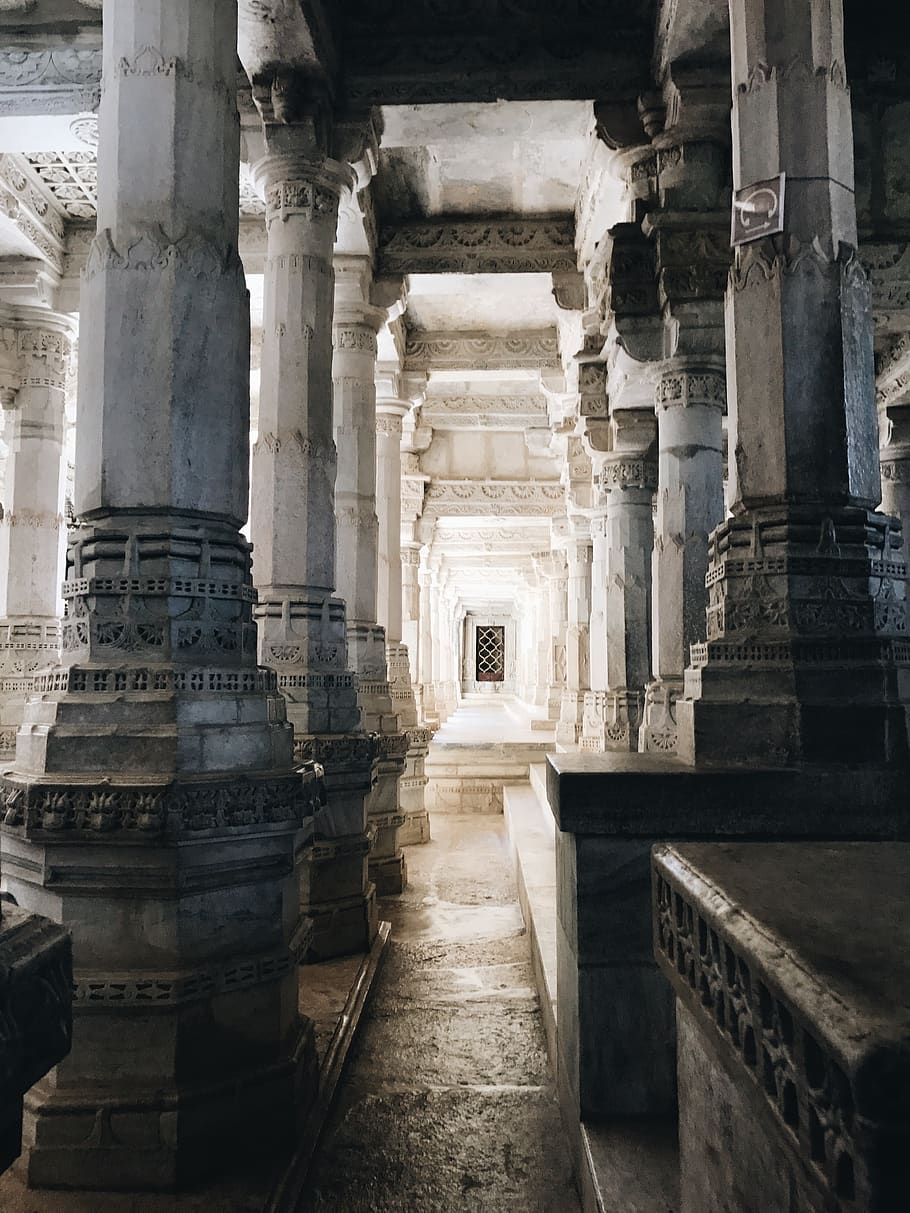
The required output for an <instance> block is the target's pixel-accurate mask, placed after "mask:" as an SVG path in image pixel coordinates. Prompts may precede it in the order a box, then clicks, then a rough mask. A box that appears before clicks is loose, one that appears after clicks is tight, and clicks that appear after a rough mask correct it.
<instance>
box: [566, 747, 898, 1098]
mask: <svg viewBox="0 0 910 1213" xmlns="http://www.w3.org/2000/svg"><path fill="white" fill-rule="evenodd" d="M548 764H549V770H548V773H547V781H548V782H547V788H548V798H549V802H550V805H551V807H552V809H553V814H554V817H555V819H556V824H557V827H558V832H557V835H556V854H557V874H558V877H557V879H558V898H557V904H558V919H559V921H558V926H557V955H558V975H559V984H558V990H557V1001H558V1005H559V1014H560V1017H561V1018H564V1019H565V1020H566V1022H569V1021H571V1022H572V1023H575V1024H577V1025H578V1026H577V1031H573V1032H571V1033H567V1034H566V1035H565V1037H562V1036H560V1040H559V1047H560V1059H559V1064H560V1092H561V1095H562V1096H563V1097H564V1098H568V1099H571V1101H572V1102H573V1104H574V1107H575V1110H576V1111H575V1114H576V1115H577V1116H578V1117H579V1118H580V1119H581V1120H584V1121H588V1120H591V1119H594V1120H603V1119H607V1118H612V1117H617V1116H618V1117H625V1116H639V1117H653V1118H655V1119H657V1120H663V1119H666V1118H667V1117H669V1116H673V1115H675V1111H676V1016H675V1010H674V1005H673V1000H672V997H670V991H669V990H668V989H667V986H666V983H665V982H664V981H663V980H662V978H661V975H660V973H659V972H658V970H657V967H656V964H655V961H654V957H653V941H652V932H651V888H650V851H651V847H652V846H653V845H654V844H655V843H665V842H673V841H695V840H698V839H712V840H727V841H743V842H746V841H749V842H762V841H771V840H775V839H777V840H786V839H792V840H794V841H799V840H809V839H820V838H825V839H828V840H829V841H837V840H843V841H848V840H849V841H861V840H867V841H871V840H874V839H881V840H889V839H898V838H904V839H910V806H908V802H907V798H906V792H905V776H903V775H902V774H901V773H900V772H899V771H897V770H894V771H881V770H880V771H877V772H870V771H861V770H856V769H853V768H849V767H843V768H839V769H826V770H814V771H809V770H799V769H795V768H789V769H778V770H771V769H759V770H755V769H752V770H743V769H724V768H720V767H705V768H692V767H687V766H684V765H683V764H682V763H681V762H679V761H678V760H675V759H673V758H661V757H658V756H655V755H641V754H637V755H625V754H602V755H589V754H551V755H549V757H548Z"/></svg>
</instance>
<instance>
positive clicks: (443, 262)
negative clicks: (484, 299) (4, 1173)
mask: <svg viewBox="0 0 910 1213" xmlns="http://www.w3.org/2000/svg"><path fill="white" fill-rule="evenodd" d="M575 268H576V254H575V225H574V222H573V221H572V219H570V218H567V219H559V220H553V219H527V218H523V217H521V218H518V217H516V218H514V219H509V220H500V221H494V220H491V221H483V222H473V221H468V220H461V221H455V220H428V221H424V222H419V223H400V224H395V225H388V226H386V227H383V228H382V230H381V231H380V235H379V270H380V273H383V274H396V273H402V274H406V273H423V274H445V273H476V274H489V273H551V272H553V271H559V270H574V269H575Z"/></svg>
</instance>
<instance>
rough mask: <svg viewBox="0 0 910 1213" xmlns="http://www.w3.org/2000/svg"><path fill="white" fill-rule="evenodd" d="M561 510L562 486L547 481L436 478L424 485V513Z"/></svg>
mask: <svg viewBox="0 0 910 1213" xmlns="http://www.w3.org/2000/svg"><path fill="white" fill-rule="evenodd" d="M564 510H565V490H564V489H563V487H562V485H561V484H556V483H550V482H547V481H536V482H535V481H528V480H521V481H510V480H487V481H466V480H436V481H432V482H431V483H430V485H429V486H428V488H427V492H426V498H425V502H424V513H425V514H426V515H439V514H450V515H462V516H464V515H475V514H479V515H485V514H491V515H499V516H515V515H520V514H529V515H534V516H547V517H556V516H557V515H559V514H560V513H562V512H563V511H564Z"/></svg>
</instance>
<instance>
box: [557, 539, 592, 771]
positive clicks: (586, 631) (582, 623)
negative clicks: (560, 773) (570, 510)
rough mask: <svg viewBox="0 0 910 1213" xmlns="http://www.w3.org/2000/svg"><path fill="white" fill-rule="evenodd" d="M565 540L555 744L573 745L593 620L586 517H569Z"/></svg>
mask: <svg viewBox="0 0 910 1213" xmlns="http://www.w3.org/2000/svg"><path fill="white" fill-rule="evenodd" d="M569 526H570V533H569V538H568V540H567V543H566V563H567V566H568V582H567V587H566V603H567V624H566V685H565V690H564V691H563V695H562V706H561V710H560V715H559V724H558V725H557V726H556V745H557V749H560V750H571V749H574V748H575V747H576V746H577V745H578V742H579V741H580V739H581V734H582V726H583V722H584V706H585V692H586V691H587V690H588V689H589V683H588V679H589V666H590V647H589V645H590V622H591V557H592V547H591V529H590V522H589V520H588V519H587V518H584V517H580V518H572V519H570V520H569Z"/></svg>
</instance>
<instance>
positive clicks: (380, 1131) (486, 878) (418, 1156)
mask: <svg viewBox="0 0 910 1213" xmlns="http://www.w3.org/2000/svg"><path fill="white" fill-rule="evenodd" d="M433 835H434V837H433V841H432V842H431V843H430V844H429V845H428V846H425V847H414V848H411V849H410V850H409V852H408V874H409V883H408V889H407V891H406V893H404V894H403V895H402V896H400V897H396V898H390V899H388V900H386V901H385V902H384V903H383V904H382V906H381V910H380V913H381V917H383V918H387V919H390V920H391V922H392V938H391V941H390V943H389V945H388V952H387V955H386V959H385V961H384V964H383V968H382V971H381V972H380V975H379V977H378V979H377V982H376V985H375V988H374V991H373V994H372V998H371V1002H370V1004H369V1006H368V1008H367V1010H366V1012H365V1015H364V1019H363V1022H362V1024H361V1029H360V1033H359V1035H358V1039H357V1042H356V1044H355V1046H354V1048H353V1050H352V1053H351V1056H350V1058H349V1060H348V1067H347V1070H346V1073H345V1075H344V1078H343V1079H342V1082H341V1086H340V1088H339V1092H338V1097H337V1100H336V1103H335V1108H334V1111H333V1114H332V1117H331V1119H330V1121H329V1124H328V1126H327V1128H326V1132H325V1135H324V1137H323V1141H322V1145H321V1147H320V1151H319V1154H318V1156H317V1160H316V1162H315V1164H314V1168H313V1173H312V1175H311V1184H310V1188H311V1190H310V1195H309V1197H308V1199H307V1200H306V1201H305V1203H304V1204H303V1205H302V1206H301V1213H368V1211H369V1213H380V1211H381V1213H437V1211H438V1213H443V1211H445V1213H455V1211H456V1210H465V1211H468V1210H478V1211H480V1210H483V1213H505V1211H506V1210H509V1211H514V1213H519V1211H520V1213H575V1210H577V1209H578V1203H577V1199H576V1196H575V1191H574V1188H573V1185H572V1179H571V1170H570V1165H569V1161H568V1148H567V1145H566V1143H565V1140H564V1137H563V1131H562V1126H561V1123H560V1119H559V1111H558V1107H557V1104H556V1101H555V1096H554V1092H553V1086H552V1081H551V1075H550V1072H549V1069H548V1065H547V1056H546V1046H545V1041H544V1034H543V1028H542V1025H541V1019H540V1011H539V1006H538V1000H537V995H536V993H535V990H534V977H533V973H532V970H531V960H530V952H529V945H528V940H527V936H526V935H525V933H524V928H523V925H522V919H521V912H520V910H519V907H518V903H517V900H516V890H515V885H514V881H513V878H512V872H511V864H510V860H509V854H508V843H507V840H506V836H505V828H504V822H503V818H502V817H501V816H493V815H488V814H480V813H476V814H451V815H449V814H440V815H438V816H435V817H434V819H433Z"/></svg>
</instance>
